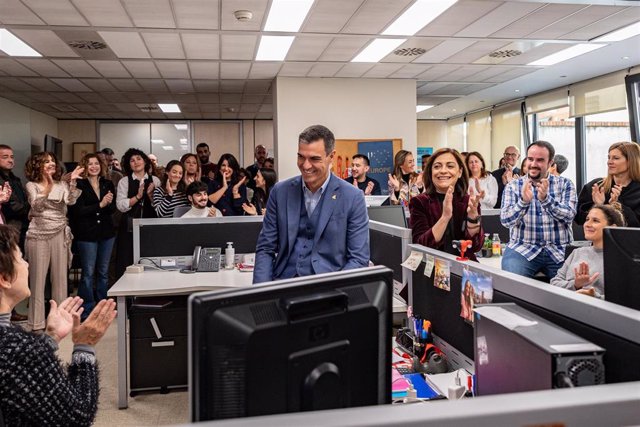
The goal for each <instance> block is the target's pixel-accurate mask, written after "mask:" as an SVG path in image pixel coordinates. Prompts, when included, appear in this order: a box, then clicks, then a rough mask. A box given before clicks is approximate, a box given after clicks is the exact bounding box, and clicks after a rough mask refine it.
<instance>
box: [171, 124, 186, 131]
mask: <svg viewBox="0 0 640 427" xmlns="http://www.w3.org/2000/svg"><path fill="white" fill-rule="evenodd" d="M174 126H175V127H176V129H178V130H187V125H174Z"/></svg>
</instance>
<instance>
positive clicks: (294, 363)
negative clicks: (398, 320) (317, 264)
mask: <svg viewBox="0 0 640 427" xmlns="http://www.w3.org/2000/svg"><path fill="white" fill-rule="evenodd" d="M392 283H393V279H392V271H391V270H389V269H388V268H386V267H371V268H364V269H357V270H351V271H344V272H336V273H328V274H322V275H316V276H308V277H301V278H296V279H289V280H284V281H279V282H273V283H270V284H265V285H260V286H254V287H251V288H244V289H235V290H229V291H223V292H204V293H199V294H194V295H191V296H190V298H189V348H190V354H189V408H190V419H191V421H194V422H195V421H205V420H219V419H225V418H236V417H246V416H257V415H268V414H278V413H286V412H299V411H311V410H319V409H335V408H345V407H353V406H366V405H378V404H385V403H390V400H391V370H390V363H391V320H392V311H391V301H392V296H393V286H392Z"/></svg>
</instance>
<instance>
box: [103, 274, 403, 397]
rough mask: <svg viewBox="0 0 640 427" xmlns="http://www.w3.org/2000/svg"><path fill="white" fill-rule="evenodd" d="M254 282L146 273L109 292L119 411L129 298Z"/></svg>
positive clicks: (125, 386) (239, 277)
mask: <svg viewBox="0 0 640 427" xmlns="http://www.w3.org/2000/svg"><path fill="white" fill-rule="evenodd" d="M252 281H253V274H252V273H246V272H245V273H243V272H240V271H238V270H221V271H219V272H217V273H195V274H184V273H180V272H178V271H145V272H144V273H137V274H136V273H126V274H124V275H123V276H122V277H121V278H120V279H119V280H118V281H117V282H116V283H115V284H114V285H113V287H112V288H111V289H110V290H109V293H108V296H109V297H115V298H116V299H117V304H118V312H119V314H118V408H119V409H125V408H127V406H128V393H129V374H130V373H129V354H128V346H127V344H128V343H127V338H128V328H127V320H128V318H129V313H128V312H127V298H129V297H150V296H167V295H188V294H191V293H194V292H200V291H214V290H222V289H228V288H238V287H248V286H251V283H252ZM406 311H407V306H406V304H404V303H403V302H402V301H400V300H398V299H397V298H395V297H394V299H393V312H394V313H397V314H398V315H399V316H400V317H402V316H406Z"/></svg>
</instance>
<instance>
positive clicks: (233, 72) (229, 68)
mask: <svg viewBox="0 0 640 427" xmlns="http://www.w3.org/2000/svg"><path fill="white" fill-rule="evenodd" d="M250 68H251V63H250V62H221V63H220V78H221V79H246V78H247V77H248V76H249V69H250Z"/></svg>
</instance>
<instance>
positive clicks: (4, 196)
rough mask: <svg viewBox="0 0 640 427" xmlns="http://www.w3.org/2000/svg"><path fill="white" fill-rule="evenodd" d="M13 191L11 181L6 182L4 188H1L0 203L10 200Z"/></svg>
mask: <svg viewBox="0 0 640 427" xmlns="http://www.w3.org/2000/svg"><path fill="white" fill-rule="evenodd" d="M12 191H13V190H12V189H11V186H10V185H9V182H5V183H4V185H3V186H2V188H0V204H2V203H5V202H8V201H9V199H10V198H11V192H12Z"/></svg>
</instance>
